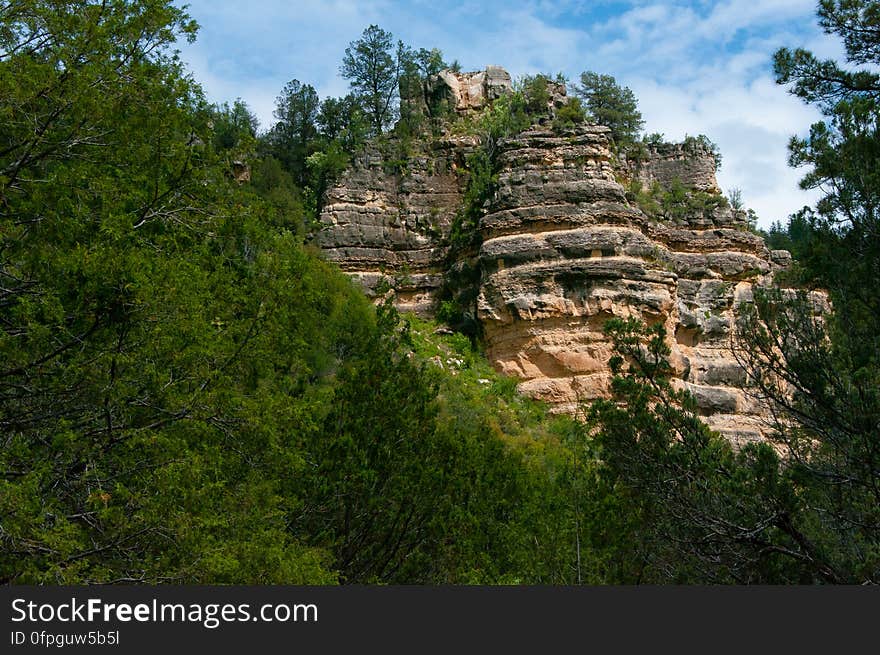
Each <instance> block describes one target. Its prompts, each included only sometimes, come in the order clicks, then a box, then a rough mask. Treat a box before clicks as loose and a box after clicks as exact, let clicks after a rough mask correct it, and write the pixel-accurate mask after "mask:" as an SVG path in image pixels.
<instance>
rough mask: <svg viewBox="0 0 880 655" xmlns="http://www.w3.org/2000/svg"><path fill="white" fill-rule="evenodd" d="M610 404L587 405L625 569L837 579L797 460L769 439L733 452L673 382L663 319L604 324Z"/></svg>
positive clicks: (674, 577)
mask: <svg viewBox="0 0 880 655" xmlns="http://www.w3.org/2000/svg"><path fill="white" fill-rule="evenodd" d="M606 332H607V333H608V334H609V336H610V337H611V338H612V339H613V341H614V345H615V350H616V353H617V354H616V355H615V357H614V358H612V360H611V367H612V371H613V372H614V374H615V378H614V381H613V391H614V394H615V397H614V399H613V400H607V401H606V400H603V401H597V402H595V403H594V404H593V405H592V407H591V408H590V414H589V420H590V423H591V425H593V426H594V429H595V430H596V443H597V446H598V448H599V455H600V457H601V460H602V465H601V475H602V476H603V477H605V478H606V480H607V483H608V484H612V485H614V486H615V487H616V488H617V489H618V492H619V494H620V497H621V499H622V502H623V505H624V511H625V512H626V514H627V522H628V526H629V530H630V534H629V539H628V541H629V543H630V548H631V549H632V552H630V553H629V557H631V558H632V559H631V560H630V567H631V568H630V570H629V572H628V575H633V576H635V578H636V579H637V580H638V581H641V582H655V583H657V582H675V583H694V582H702V583H705V582H715V583H780V582H789V583H791V582H795V583H803V582H809V581H828V582H840V581H841V580H842V578H841V577H840V571H839V570H838V568H837V567H836V566H835V564H834V563H833V560H834V559H835V558H836V557H837V555H836V553H835V551H834V550H833V549H832V548H830V544H829V543H827V542H823V541H819V540H818V539H817V538H816V537H817V536H819V535H817V533H816V532H815V528H816V525H815V522H814V519H815V518H816V515H814V514H812V512H811V508H810V507H809V504H808V502H807V500H806V496H805V494H806V493H808V491H809V490H808V489H807V488H805V487H804V486H803V484H802V479H801V475H800V471H799V470H798V467H797V466H794V467H792V466H786V465H784V464H783V463H782V462H781V461H780V460H779V458H778V456H777V454H776V452H775V451H774V450H773V448H772V447H771V446H770V445H769V444H767V443H760V444H748V445H746V446H744V447H743V448H742V449H740V450H738V451H735V450H733V449H732V448H731V446H730V444H729V443H728V442H727V441H726V440H725V439H723V438H722V437H720V436H719V435H717V434H715V433H712V432H711V431H710V430H709V429H708V428H707V427H706V426H705V424H703V423H702V421H701V420H700V418H699V415H698V412H697V409H696V407H695V405H694V401H693V399H692V398H691V397H690V396H689V395H688V394H687V393H686V392H684V391H678V390H676V389H675V388H674V387H673V386H672V385H671V384H670V378H671V375H672V368H671V367H670V365H669V362H668V359H667V358H668V356H669V354H670V350H669V347H668V345H667V340H666V335H665V332H664V330H663V327H662V326H661V325H660V324H657V325H654V326H651V327H646V326H644V325H642V324H640V323H638V322H637V321H634V320H632V319H629V320H626V321H622V320H618V319H614V320H611V321H609V322H608V323H607V324H606Z"/></svg>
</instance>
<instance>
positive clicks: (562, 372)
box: [318, 77, 788, 443]
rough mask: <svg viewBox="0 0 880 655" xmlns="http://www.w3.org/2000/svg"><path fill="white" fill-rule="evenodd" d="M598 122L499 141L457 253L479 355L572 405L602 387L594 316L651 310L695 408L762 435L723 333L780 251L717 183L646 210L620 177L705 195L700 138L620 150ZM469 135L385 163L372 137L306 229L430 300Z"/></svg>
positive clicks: (602, 348) (336, 257) (714, 421)
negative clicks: (723, 197) (701, 202)
mask: <svg viewBox="0 0 880 655" xmlns="http://www.w3.org/2000/svg"><path fill="white" fill-rule="evenodd" d="M483 79H485V77H484V78H483ZM461 86H463V85H459V88H461ZM469 97H471V96H469ZM465 104H466V103H465ZM609 132H610V131H609V130H608V128H606V127H602V126H597V125H580V126H576V127H570V128H566V129H556V130H552V129H550V128H549V127H547V126H532V127H531V128H529V129H528V130H526V131H524V132H522V133H520V134H518V135H516V136H514V137H512V138H508V139H506V140H504V141H502V142H501V143H500V144H499V145H498V148H499V152H498V155H497V163H498V169H499V173H498V184H497V192H496V193H495V195H494V197H493V198H492V199H491V201H490V203H489V205H488V207H487V208H486V210H487V211H486V214H485V215H484V216H483V217H482V219H481V220H480V223H479V239H478V240H477V241H478V243H480V245H479V250H478V252H476V253H470V254H469V257H470V258H471V259H472V260H475V263H476V265H477V267H478V270H479V276H478V279H477V280H476V281H475V282H474V284H475V285H476V288H475V289H474V295H475V296H476V298H477V301H476V307H475V314H476V319H477V320H478V321H479V324H480V326H481V328H482V334H483V337H484V340H485V346H486V351H487V354H488V357H489V359H490V361H492V362H493V364H494V365H495V367H496V368H497V369H498V370H499V371H501V372H502V373H504V374H507V375H511V376H515V377H516V378H518V379H519V380H520V381H521V382H520V384H519V389H520V391H521V392H522V393H524V394H526V395H528V396H531V397H534V398H538V399H541V400H544V401H547V402H549V403H552V405H553V406H554V408H555V409H556V410H557V411H564V412H573V411H575V410H576V409H577V407H578V404H579V403H582V402H584V401H588V400H590V399H594V398H597V397H600V396H604V395H606V394H607V393H608V390H609V383H610V380H611V374H610V371H609V368H608V360H609V359H610V357H611V354H612V353H611V344H610V342H609V340H608V338H607V337H606V336H605V335H604V334H603V332H602V328H603V325H604V323H605V321H606V320H607V319H608V318H610V317H630V316H632V317H637V318H639V319H641V320H643V321H645V322H647V323H652V324H653V323H656V322H660V323H663V324H664V326H665V327H666V332H667V335H668V338H669V342H670V347H671V348H672V362H673V365H674V366H675V370H676V373H677V382H676V383H677V384H678V385H680V386H683V387H685V388H687V389H688V390H689V391H690V392H691V393H692V394H693V395H694V397H695V399H696V402H697V406H698V408H699V411H700V413H701V414H702V415H703V416H704V418H705V420H706V421H707V423H708V424H709V425H710V426H711V427H713V428H714V429H717V430H719V431H720V432H722V433H723V434H725V435H726V436H727V437H728V438H729V439H731V440H732V441H733V442H735V443H743V442H746V441H749V440H753V439H758V438H760V437H761V435H762V433H763V431H764V425H763V421H762V416H764V415H765V412H764V409H763V408H762V407H761V406H760V404H758V403H757V402H756V401H755V400H754V399H752V398H751V397H750V396H749V395H748V394H747V393H746V392H745V391H744V390H743V386H744V383H745V381H746V380H745V372H744V371H743V369H742V368H741V367H740V366H739V365H738V363H737V362H736V360H735V358H734V357H733V354H732V352H731V349H730V346H731V336H732V330H733V327H734V320H735V313H736V308H737V306H738V305H739V304H740V303H742V302H747V301H748V300H749V299H750V297H751V294H752V290H753V288H754V287H755V285H765V284H771V283H772V276H773V272H774V271H775V270H777V269H778V268H780V267H782V266H785V265H786V264H787V261H788V259H787V255H788V253H785V252H770V251H769V250H768V249H767V247H766V246H765V244H764V241H763V239H761V237H759V236H757V235H755V234H753V233H752V232H750V231H749V230H748V225H747V222H746V217H745V215H744V214H743V213H742V212H738V211H734V210H732V209H731V208H730V207H729V206H727V204H726V203H725V202H723V201H720V198H718V199H719V202H711V203H708V204H706V206H704V207H702V208H700V209H698V210H689V211H688V212H685V213H684V214H681V213H679V214H677V215H676V216H675V217H665V216H661V217H660V218H658V217H657V216H649V215H647V214H646V213H645V212H643V211H642V210H641V209H640V208H639V206H638V204H637V203H636V202H635V201H634V199H633V198H632V197H630V198H628V197H627V191H626V190H627V188H630V187H631V186H632V185H631V184H630V183H631V181H632V180H634V179H635V180H637V181H638V182H640V183H641V184H642V185H643V186H651V185H653V184H654V183H655V182H657V183H659V185H660V186H661V187H668V186H670V185H671V184H673V181H675V180H677V181H678V182H680V183H681V185H683V186H684V187H685V188H687V189H689V190H691V191H693V192H699V193H703V194H704V195H705V197H709V198H710V199H711V198H712V197H713V194H714V195H715V196H717V194H718V186H717V182H716V180H715V162H714V159H713V156H712V153H711V152H710V151H709V150H708V149H707V148H699V147H698V148H696V149H695V148H693V147H692V144H691V147H687V148H686V147H684V146H682V145H681V144H678V145H676V144H668V145H664V146H662V147H654V148H649V149H648V153H647V155H646V156H645V155H644V154H643V156H642V157H641V158H640V159H639V161H637V162H626V161H624V162H621V161H618V160H615V158H614V157H612V152H611V148H610V145H609V140H608V135H609ZM479 145H480V144H479V140H478V139H477V138H476V137H467V136H458V137H452V136H448V135H447V136H445V137H442V138H438V139H432V140H430V143H427V144H425V145H424V147H423V149H422V150H421V151H420V152H419V153H418V154H416V155H413V156H412V157H411V158H410V160H409V161H408V164H407V167H406V170H394V171H392V170H389V169H388V168H387V165H386V164H385V163H383V161H384V160H383V158H382V155H381V153H380V152H378V151H377V150H375V149H373V150H369V149H368V151H367V152H366V153H364V154H363V155H361V156H360V157H359V158H358V159H357V160H356V161H355V162H354V164H353V166H352V167H351V169H350V170H349V171H348V172H347V173H346V174H345V175H344V176H343V178H342V179H341V180H340V182H339V184H338V185H337V186H336V187H335V188H334V189H332V190H331V191H330V193H329V195H328V197H327V203H326V207H325V209H324V212H323V213H322V216H321V221H322V224H323V228H324V229H323V230H322V232H321V233H320V235H319V236H318V243H319V245H320V246H321V247H322V248H323V249H324V251H325V252H326V254H327V257H328V258H329V259H331V260H332V261H335V262H337V263H338V264H339V265H340V266H341V267H342V269H343V270H345V271H348V272H349V273H351V274H352V275H354V276H355V277H357V278H358V279H359V280H360V281H361V282H362V283H363V285H364V287H365V289H366V290H367V291H368V293H369V292H374V291H375V289H376V285H377V283H378V281H379V280H380V279H383V278H385V279H388V280H392V281H393V280H396V281H397V284H396V289H397V299H398V305H399V307H400V308H401V309H403V310H411V311H417V312H420V313H422V314H427V315H430V314H432V312H433V311H435V309H436V301H437V292H438V290H439V289H440V288H441V285H442V284H443V281H444V279H445V275H446V273H447V272H448V269H449V267H450V266H454V265H455V262H452V261H450V254H449V239H448V237H449V233H450V230H451V227H452V224H453V222H454V220H455V216H456V212H457V211H458V210H459V209H460V207H461V204H462V194H463V192H464V190H465V187H466V182H467V170H466V168H465V162H466V158H467V155H468V153H470V152H472V151H473V150H474V149H475V148H477V147H479ZM625 185H626V186H625Z"/></svg>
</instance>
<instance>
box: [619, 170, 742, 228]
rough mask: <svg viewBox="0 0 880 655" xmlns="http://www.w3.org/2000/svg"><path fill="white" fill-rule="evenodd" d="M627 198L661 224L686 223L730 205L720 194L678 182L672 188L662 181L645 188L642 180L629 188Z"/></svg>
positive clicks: (631, 184)
mask: <svg viewBox="0 0 880 655" xmlns="http://www.w3.org/2000/svg"><path fill="white" fill-rule="evenodd" d="M627 199H628V200H629V201H630V202H634V203H636V204H637V205H638V207H639V208H640V209H641V210H642V211H643V212H644V213H645V214H646V215H648V216H650V217H651V218H654V219H656V220H661V221H676V222H684V221H688V220H691V219H693V218H703V217H704V216H707V215H710V214H711V213H712V212H713V211H714V210H715V209H717V208H718V207H725V206H727V202H728V201H727V199H726V198H725V197H724V196H722V195H720V194H717V193H707V192H705V191H694V190H692V189H688V188H687V187H685V186H684V185H683V184H682V183H681V180H678V179H675V180H673V181H672V184H671V185H670V186H669V188H668V189H664V188H663V187H662V186H661V185H660V184H659V182H654V184H653V185H652V186H651V188H649V189H644V188H643V186H642V183H641V182H639V181H638V180H632V181H631V182H630V184H629V186H628V188H627Z"/></svg>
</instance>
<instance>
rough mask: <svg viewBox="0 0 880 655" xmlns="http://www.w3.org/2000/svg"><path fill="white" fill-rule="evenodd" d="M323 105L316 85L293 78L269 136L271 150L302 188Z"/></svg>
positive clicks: (277, 108)
mask: <svg viewBox="0 0 880 655" xmlns="http://www.w3.org/2000/svg"><path fill="white" fill-rule="evenodd" d="M319 107H320V101H319V100H318V93H317V92H316V91H315V89H314V87H312V85H310V84H303V83H302V82H300V81H299V80H291V81H290V82H288V83H287V84H286V85H285V87H284V89H283V90H282V91H281V95H279V96H278V98H277V99H276V101H275V118H277V119H278V121H277V122H276V123H275V125H274V126H273V127H272V129H271V130H270V131H269V133H268V134H267V135H266V140H267V142H268V145H269V153H270V154H271V155H272V156H273V157H275V159H277V160H278V161H280V162H281V163H282V165H283V166H284V168H285V170H287V171H288V172H290V174H291V175H292V176H293V179H294V181H295V182H296V183H297V184H298V185H300V186H301V187H302V186H305V185H306V183H307V179H308V171H307V166H306V159H307V158H308V156H309V155H310V154H311V153H312V152H313V148H314V143H315V139H316V138H317V136H318V127H317V124H316V122H317V118H318V109H319Z"/></svg>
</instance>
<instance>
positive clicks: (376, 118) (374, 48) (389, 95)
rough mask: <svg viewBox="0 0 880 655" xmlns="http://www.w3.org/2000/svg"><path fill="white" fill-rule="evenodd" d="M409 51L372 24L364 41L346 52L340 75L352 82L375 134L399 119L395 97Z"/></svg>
mask: <svg viewBox="0 0 880 655" xmlns="http://www.w3.org/2000/svg"><path fill="white" fill-rule="evenodd" d="M407 56H408V51H407V48H405V46H404V45H403V43H402V42H398V44H397V49H396V50H395V48H394V37H393V36H392V34H391V33H390V32H386V31H385V30H383V29H382V28H381V27H379V26H378V25H370V26H369V27H368V28H367V29H365V30H364V32H363V34H362V35H361V38H360V39H358V40H356V41H352V42H351V43H350V44H349V46H348V47H347V48H346V49H345V56H344V57H343V59H342V66H341V67H340V69H339V73H340V75H342V77H344V78H345V79H347V80H348V81H349V84H350V85H351V89H352V92H353V94H354V96H355V98H357V100H358V102H359V103H360V104H361V106H362V107H363V108H364V111H365V113H366V115H367V117H368V119H369V123H370V127H371V130H372V133H373V135H378V134H382V132H384V131H385V129H386V128H387V127H389V126H390V125H391V124H392V123H393V122H394V119H395V117H396V108H395V106H394V100H395V98H397V97H399V96H398V92H399V86H400V79H401V74H402V73H403V69H404V64H405V62H406V59H407Z"/></svg>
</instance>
